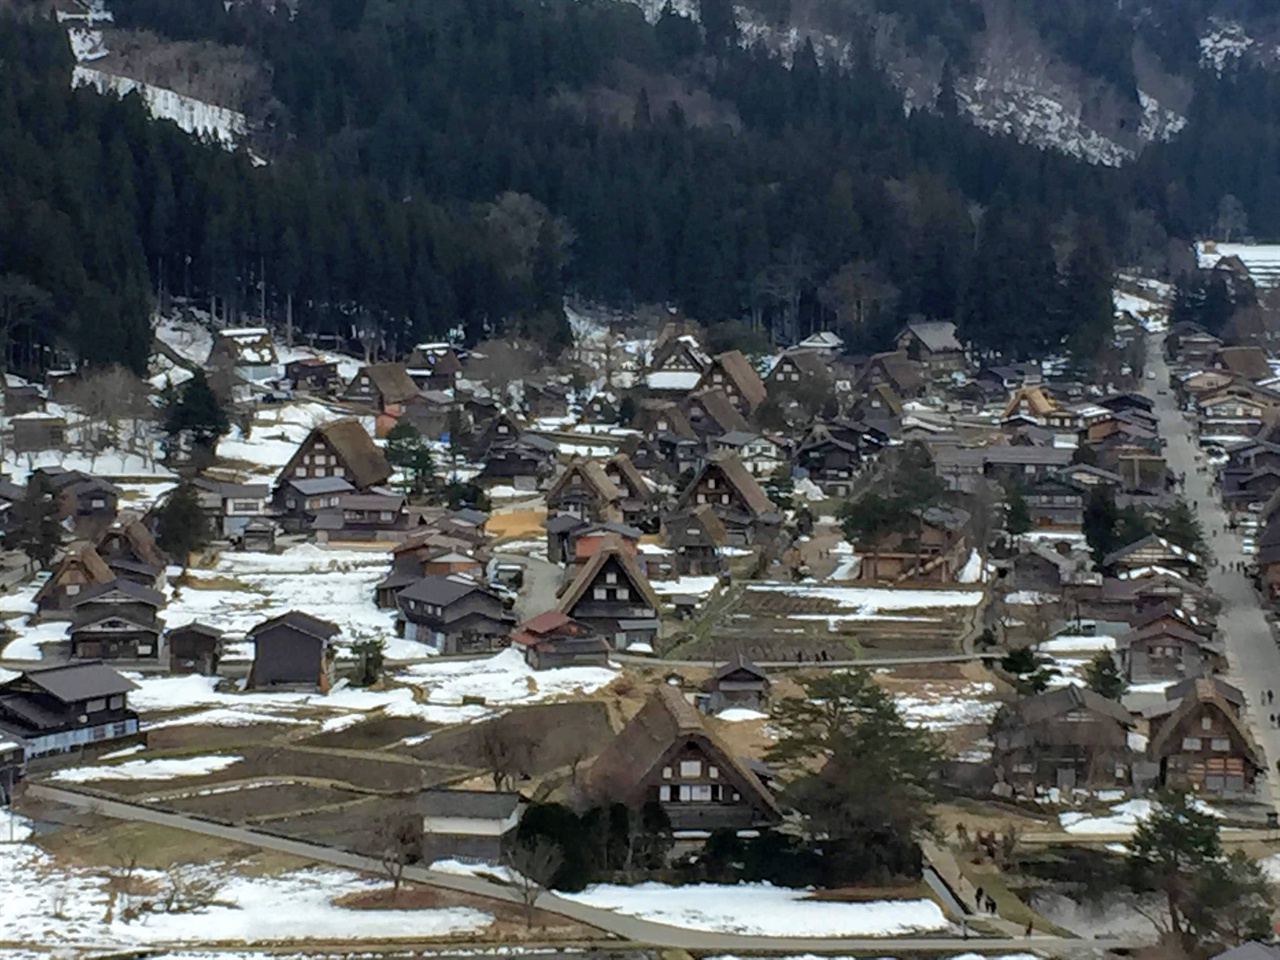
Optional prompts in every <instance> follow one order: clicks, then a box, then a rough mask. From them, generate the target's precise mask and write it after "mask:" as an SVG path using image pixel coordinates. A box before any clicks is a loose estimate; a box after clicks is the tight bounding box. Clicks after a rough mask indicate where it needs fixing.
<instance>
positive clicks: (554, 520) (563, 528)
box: [543, 513, 587, 533]
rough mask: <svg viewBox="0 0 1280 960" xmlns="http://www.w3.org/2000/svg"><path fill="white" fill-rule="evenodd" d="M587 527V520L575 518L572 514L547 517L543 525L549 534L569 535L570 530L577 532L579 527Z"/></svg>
mask: <svg viewBox="0 0 1280 960" xmlns="http://www.w3.org/2000/svg"><path fill="white" fill-rule="evenodd" d="M586 525H587V522H586V521H585V520H583V519H582V518H581V517H577V516H574V515H573V514H572V513H557V514H556V515H555V516H553V517H547V519H546V521H545V522H544V523H543V526H544V527H546V529H547V533H568V532H569V531H570V530H577V529H578V528H579V527H585V526H586Z"/></svg>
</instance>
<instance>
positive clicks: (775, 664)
mask: <svg viewBox="0 0 1280 960" xmlns="http://www.w3.org/2000/svg"><path fill="white" fill-rule="evenodd" d="M1003 656H1004V650H1002V649H997V648H994V647H993V648H992V649H990V650H984V651H983V652H982V653H939V654H921V655H919V656H915V657H876V656H870V657H862V658H860V659H858V660H758V661H756V666H758V667H764V668H765V669H770V670H785V669H787V668H788V667H792V668H795V669H798V670H813V669H818V668H823V667H835V668H844V669H848V668H850V667H868V668H870V667H907V666H916V665H919V664H930V663H975V662H980V661H982V660H999V659H1000V658H1001V657H1003ZM611 659H613V660H615V661H617V662H618V663H626V664H632V665H634V666H644V665H646V664H648V665H650V666H653V665H660V666H664V667H705V668H707V669H710V668H713V667H721V666H724V660H714V661H713V660H679V659H676V660H671V659H664V658H661V657H647V656H639V655H636V654H627V653H614V654H611ZM1277 709H1280V706H1278V707H1277Z"/></svg>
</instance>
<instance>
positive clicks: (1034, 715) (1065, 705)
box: [1011, 685, 1134, 727]
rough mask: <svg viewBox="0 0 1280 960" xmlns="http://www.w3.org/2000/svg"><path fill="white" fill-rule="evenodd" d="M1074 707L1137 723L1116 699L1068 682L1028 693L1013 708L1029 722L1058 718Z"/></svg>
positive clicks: (1127, 722) (1042, 721) (1124, 722)
mask: <svg viewBox="0 0 1280 960" xmlns="http://www.w3.org/2000/svg"><path fill="white" fill-rule="evenodd" d="M1073 710H1087V711H1089V712H1090V713H1097V714H1100V715H1102V716H1104V717H1108V718H1110V719H1111V720H1114V721H1115V722H1116V723H1119V724H1122V725H1123V726H1126V727H1132V726H1133V725H1134V719H1133V717H1132V716H1131V715H1130V713H1129V711H1128V710H1126V709H1125V708H1124V707H1122V706H1121V705H1120V704H1119V703H1117V702H1116V701H1115V700H1108V699H1107V698H1106V697H1104V696H1102V695H1101V694H1098V693H1094V692H1093V691H1092V690H1090V689H1089V688H1088V687H1077V686H1074V685H1073V686H1066V687H1060V688H1059V689H1057V690H1050V691H1048V692H1047V693H1038V694H1036V695H1035V696H1031V697H1024V698H1023V699H1021V700H1019V701H1018V702H1017V703H1015V704H1013V706H1012V708H1011V712H1012V713H1013V714H1015V715H1017V716H1018V717H1020V718H1021V719H1022V720H1023V721H1024V722H1025V723H1028V724H1037V723H1045V722H1047V721H1050V720H1056V719H1057V718H1059V717H1063V716H1066V715H1067V714H1068V713H1071V712H1072V711H1073Z"/></svg>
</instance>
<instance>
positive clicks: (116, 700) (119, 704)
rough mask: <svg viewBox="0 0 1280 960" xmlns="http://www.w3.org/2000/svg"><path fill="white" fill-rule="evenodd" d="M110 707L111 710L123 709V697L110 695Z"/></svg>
mask: <svg viewBox="0 0 1280 960" xmlns="http://www.w3.org/2000/svg"><path fill="white" fill-rule="evenodd" d="M111 709H112V710H123V709H124V697H122V696H119V695H117V696H114V697H112V698H111Z"/></svg>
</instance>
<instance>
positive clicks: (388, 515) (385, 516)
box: [378, 510, 396, 523]
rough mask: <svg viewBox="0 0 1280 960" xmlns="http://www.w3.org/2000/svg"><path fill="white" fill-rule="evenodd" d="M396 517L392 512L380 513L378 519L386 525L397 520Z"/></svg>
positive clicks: (384, 511) (381, 511) (382, 511)
mask: <svg viewBox="0 0 1280 960" xmlns="http://www.w3.org/2000/svg"><path fill="white" fill-rule="evenodd" d="M395 516H396V515H395V514H394V513H392V512H391V511H390V510H379V511H378V519H379V520H381V521H383V522H384V523H390V522H391V521H392V520H394V519H395Z"/></svg>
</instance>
